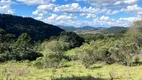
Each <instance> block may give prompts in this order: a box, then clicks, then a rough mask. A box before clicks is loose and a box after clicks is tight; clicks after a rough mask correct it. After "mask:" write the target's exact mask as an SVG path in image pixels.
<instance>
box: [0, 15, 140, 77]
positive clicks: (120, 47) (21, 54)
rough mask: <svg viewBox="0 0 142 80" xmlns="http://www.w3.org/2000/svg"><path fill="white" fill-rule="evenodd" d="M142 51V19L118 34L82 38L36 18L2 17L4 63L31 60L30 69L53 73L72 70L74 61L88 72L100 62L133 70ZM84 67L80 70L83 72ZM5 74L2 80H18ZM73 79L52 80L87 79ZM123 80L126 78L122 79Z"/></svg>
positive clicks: (0, 46)
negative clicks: (47, 70) (49, 70)
mask: <svg viewBox="0 0 142 80" xmlns="http://www.w3.org/2000/svg"><path fill="white" fill-rule="evenodd" d="M113 31H114V30H113ZM141 49H142V20H140V21H136V22H134V23H133V24H132V25H131V27H130V28H129V29H128V30H122V31H119V32H117V33H114V34H104V33H96V34H81V35H78V34H76V33H74V32H65V31H64V30H62V29H60V28H58V27H56V26H52V25H48V24H45V23H43V22H40V21H36V20H34V19H32V18H22V17H18V16H12V15H5V14H1V15H0V64H6V63H9V62H11V61H16V62H19V63H25V61H27V62H26V63H29V64H28V67H34V68H37V69H49V68H51V69H52V68H53V70H56V69H57V70H58V69H60V68H68V67H70V66H71V63H72V62H77V64H81V65H83V66H82V67H83V69H85V70H86V69H90V70H91V66H93V65H94V64H98V63H102V64H104V65H113V64H119V65H123V66H127V67H133V66H137V65H140V63H141V58H142V57H141V55H142V54H141ZM19 63H17V64H19ZM67 63H69V64H67ZM78 67H79V66H78ZM82 67H80V68H81V69H82ZM9 71H10V70H9ZM66 71H67V70H65V71H64V70H63V72H62V73H69V72H66ZM2 72H3V74H0V76H3V78H2V79H5V78H6V80H8V79H7V78H9V79H12V80H13V79H15V78H14V77H9V76H7V72H8V69H6V71H2ZM10 72H11V74H10V75H12V74H15V73H13V72H12V71H10ZM52 72H53V74H55V73H56V71H52ZM54 72H55V73H54ZM70 72H71V71H70ZM82 73H83V72H82ZM90 74H91V73H90ZM97 75H99V78H102V75H101V74H99V73H98V74H97ZM129 75H130V74H129ZM4 76H6V77H4ZM71 76H72V77H71V78H67V79H66V78H65V77H64V76H63V75H61V76H60V77H56V78H55V77H53V76H52V77H50V79H51V80H84V79H85V78H83V77H82V78H80V77H76V76H73V75H71ZM87 76H89V77H87V79H85V80H103V79H99V78H96V79H95V78H93V77H94V76H93V77H91V76H92V75H87ZM107 76H108V75H107ZM106 78H107V79H106ZM115 78H116V77H114V73H113V72H110V73H109V77H105V79H104V80H114V79H115ZM19 79H20V78H19ZM27 79H30V78H27ZM128 79H131V78H128ZM41 80H42V79H41ZM120 80H122V79H121V78H120Z"/></svg>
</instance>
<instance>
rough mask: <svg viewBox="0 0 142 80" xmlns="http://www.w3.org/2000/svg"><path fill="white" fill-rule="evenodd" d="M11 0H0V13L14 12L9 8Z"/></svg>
mask: <svg viewBox="0 0 142 80" xmlns="http://www.w3.org/2000/svg"><path fill="white" fill-rule="evenodd" d="M11 4H12V2H11V0H0V13H5V14H14V10H13V9H11Z"/></svg>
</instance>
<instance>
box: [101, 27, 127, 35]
mask: <svg viewBox="0 0 142 80" xmlns="http://www.w3.org/2000/svg"><path fill="white" fill-rule="evenodd" d="M126 30H128V28H126V27H122V26H113V27H110V28H105V29H102V30H101V31H100V32H102V33H104V34H111V33H114V34H116V33H120V32H122V31H126Z"/></svg>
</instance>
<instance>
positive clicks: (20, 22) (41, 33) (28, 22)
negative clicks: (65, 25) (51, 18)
mask: <svg viewBox="0 0 142 80" xmlns="http://www.w3.org/2000/svg"><path fill="white" fill-rule="evenodd" d="M0 28H1V29H4V30H5V31H7V32H8V33H10V34H15V36H16V37H18V36H20V35H21V34H22V33H28V34H29V35H30V36H31V38H32V39H33V40H36V41H38V40H41V41H43V40H44V39H49V38H50V37H51V36H59V34H60V32H62V31H64V30H63V29H60V28H58V27H56V26H53V25H50V24H46V23H43V22H41V21H37V20H34V19H33V18H30V17H20V16H13V15H8V14H0Z"/></svg>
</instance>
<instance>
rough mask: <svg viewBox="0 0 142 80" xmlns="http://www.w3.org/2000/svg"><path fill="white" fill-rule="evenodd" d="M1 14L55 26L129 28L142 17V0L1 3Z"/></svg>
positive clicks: (4, 0)
mask: <svg viewBox="0 0 142 80" xmlns="http://www.w3.org/2000/svg"><path fill="white" fill-rule="evenodd" d="M0 13H4V14H14V15H18V16H25V17H27V16H28V17H33V18H35V19H38V20H41V21H44V22H46V23H49V24H53V25H64V26H76V27H79V26H93V27H110V26H126V27H127V26H129V25H130V24H132V22H134V21H136V20H139V19H141V18H142V0H0Z"/></svg>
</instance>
